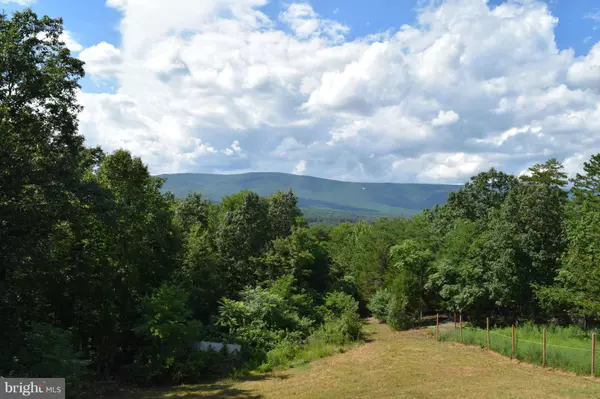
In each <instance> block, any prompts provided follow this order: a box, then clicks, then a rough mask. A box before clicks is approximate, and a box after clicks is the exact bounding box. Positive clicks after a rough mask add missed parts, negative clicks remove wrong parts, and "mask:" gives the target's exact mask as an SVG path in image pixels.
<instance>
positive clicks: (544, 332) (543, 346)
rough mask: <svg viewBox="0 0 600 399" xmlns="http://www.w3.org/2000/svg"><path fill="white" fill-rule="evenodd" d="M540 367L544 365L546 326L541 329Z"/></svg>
mask: <svg viewBox="0 0 600 399" xmlns="http://www.w3.org/2000/svg"><path fill="white" fill-rule="evenodd" d="M542 367H546V327H544V329H543V330H542Z"/></svg>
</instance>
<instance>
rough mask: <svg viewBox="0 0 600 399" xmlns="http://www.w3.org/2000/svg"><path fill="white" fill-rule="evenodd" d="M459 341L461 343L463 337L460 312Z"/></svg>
mask: <svg viewBox="0 0 600 399" xmlns="http://www.w3.org/2000/svg"><path fill="white" fill-rule="evenodd" d="M460 343H461V344H462V343H463V337H462V313H461V314H460Z"/></svg>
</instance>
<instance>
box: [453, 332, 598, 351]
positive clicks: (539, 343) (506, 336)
mask: <svg viewBox="0 0 600 399" xmlns="http://www.w3.org/2000/svg"><path fill="white" fill-rule="evenodd" d="M463 328H464V329H466V330H471V331H481V332H483V331H485V330H484V329H482V328H473V327H463ZM490 334H492V335H498V336H500V337H504V338H508V339H512V337H511V336H510V335H504V334H500V333H497V332H495V331H492V330H490ZM516 340H517V343H519V342H527V343H529V344H535V345H544V344H543V343H542V342H535V341H529V340H527V339H522V338H519V337H516ZM546 346H554V347H556V348H562V349H573V350H576V351H583V352H591V351H592V350H591V349H585V348H576V347H574V346H563V345H556V344H549V343H546Z"/></svg>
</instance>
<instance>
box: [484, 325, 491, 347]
mask: <svg viewBox="0 0 600 399" xmlns="http://www.w3.org/2000/svg"><path fill="white" fill-rule="evenodd" d="M485 329H486V332H487V343H488V350H490V349H491V348H492V345H491V341H490V318H489V317H488V318H486V319H485Z"/></svg>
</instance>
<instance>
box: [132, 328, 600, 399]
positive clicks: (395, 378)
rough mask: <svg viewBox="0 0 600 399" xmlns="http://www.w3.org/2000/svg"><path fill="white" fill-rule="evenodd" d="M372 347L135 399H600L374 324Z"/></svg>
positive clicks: (577, 382)
mask: <svg viewBox="0 0 600 399" xmlns="http://www.w3.org/2000/svg"><path fill="white" fill-rule="evenodd" d="M366 330H367V331H368V333H369V338H370V342H369V343H367V344H364V345H361V346H359V347H357V348H354V349H351V350H349V351H348V352H346V353H343V354H339V355H335V356H332V357H329V358H326V359H321V360H318V361H315V362H312V363H311V364H309V365H307V366H305V367H302V368H299V369H294V370H288V371H285V372H282V373H276V374H273V375H270V376H256V377H250V378H248V379H246V380H244V381H229V382H227V381H225V382H223V383H219V384H213V385H201V386H194V387H187V388H185V387H181V388H180V389H177V390H170V391H162V390H161V391H146V392H145V393H143V394H141V395H140V393H138V394H136V395H135V397H136V398H142V397H144V398H152V399H158V398H165V399H166V398H169V397H171V398H177V397H188V398H190V397H204V398H206V397H209V398H224V397H226V398H240V399H241V398H246V399H250V398H278V399H279V398H300V399H305V398H306V399H308V398H310V399H313V398H314V399H318V398H323V399H334V398H340V399H342V398H343V399H347V398H348V399H352V398H409V399H412V398H444V399H448V398H536V399H540V398H544V399H545V398H600V381H597V380H592V379H589V378H585V377H580V376H572V375H568V374H566V373H559V372H555V371H551V370H545V369H542V368H539V367H534V366H531V365H526V364H519V363H518V362H517V361H511V360H509V359H506V358H503V357H501V356H498V355H495V354H493V353H488V352H486V351H484V350H481V349H478V348H474V347H466V346H462V345H459V344H453V343H436V342H435V340H433V339H432V338H431V334H430V333H427V332H426V331H424V330H414V331H407V332H395V331H392V330H390V329H389V328H388V327H387V326H385V325H381V324H378V323H376V322H374V321H370V323H369V325H368V326H367V327H366Z"/></svg>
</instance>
